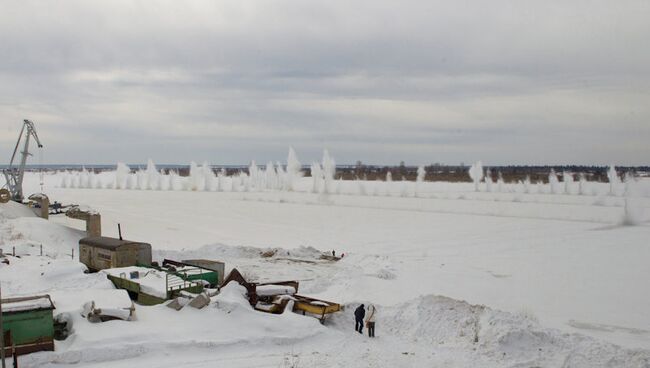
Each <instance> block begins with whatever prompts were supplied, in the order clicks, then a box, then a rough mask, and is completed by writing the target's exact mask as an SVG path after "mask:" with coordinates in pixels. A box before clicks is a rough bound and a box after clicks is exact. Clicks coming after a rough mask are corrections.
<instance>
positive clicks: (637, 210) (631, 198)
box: [621, 175, 645, 226]
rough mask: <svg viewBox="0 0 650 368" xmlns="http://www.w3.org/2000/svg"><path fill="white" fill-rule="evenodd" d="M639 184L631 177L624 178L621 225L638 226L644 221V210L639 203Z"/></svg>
mask: <svg viewBox="0 0 650 368" xmlns="http://www.w3.org/2000/svg"><path fill="white" fill-rule="evenodd" d="M639 197H640V189H639V183H638V182H637V180H636V178H634V177H633V176H632V175H626V176H625V207H624V211H623V219H622V221H621V223H622V224H623V225H628V226H633V225H639V224H641V223H642V222H643V221H644V215H645V214H644V208H643V206H642V204H641V203H640V201H639Z"/></svg>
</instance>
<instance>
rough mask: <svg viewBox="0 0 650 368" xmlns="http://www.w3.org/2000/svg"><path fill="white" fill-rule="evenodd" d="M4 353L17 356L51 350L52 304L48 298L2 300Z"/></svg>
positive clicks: (52, 328) (52, 346) (42, 296)
mask: <svg viewBox="0 0 650 368" xmlns="http://www.w3.org/2000/svg"><path fill="white" fill-rule="evenodd" d="M0 302H1V303H2V330H3V331H2V333H3V334H4V337H5V346H6V347H5V353H6V355H11V350H12V345H13V346H15V347H16V355H22V354H28V353H33V352H35V351H53V350H54V318H53V316H52V314H53V313H52V310H54V304H53V303H52V299H50V296H49V295H39V296H30V297H22V298H9V299H2V301H0Z"/></svg>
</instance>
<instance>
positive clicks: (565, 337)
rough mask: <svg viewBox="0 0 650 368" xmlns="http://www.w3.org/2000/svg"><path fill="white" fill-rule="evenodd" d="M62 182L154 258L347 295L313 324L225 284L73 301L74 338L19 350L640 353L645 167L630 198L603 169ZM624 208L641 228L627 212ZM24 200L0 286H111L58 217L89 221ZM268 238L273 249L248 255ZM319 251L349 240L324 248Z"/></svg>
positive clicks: (593, 358) (550, 361) (196, 356)
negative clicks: (179, 298) (118, 313)
mask: <svg viewBox="0 0 650 368" xmlns="http://www.w3.org/2000/svg"><path fill="white" fill-rule="evenodd" d="M26 180H27V183H26V184H27V185H26V186H27V188H26V190H25V191H26V192H27V193H32V192H37V191H40V188H39V185H38V177H37V175H34V174H31V175H28V176H27V178H26ZM88 180H90V179H88ZM95 180H96V179H95ZM125 180H126V179H125ZM63 181H64V177H63V176H62V175H61V174H56V175H48V176H46V177H45V185H44V189H45V192H46V193H47V194H48V195H49V196H50V199H51V200H52V201H53V200H57V201H59V202H63V203H76V204H84V205H88V206H90V207H91V208H94V209H96V210H98V211H99V212H100V213H101V215H102V227H103V232H104V234H106V235H109V236H115V235H117V223H120V224H121V225H122V231H123V234H124V236H125V238H127V239H130V240H138V241H146V242H149V243H151V244H152V246H153V248H154V257H155V258H158V259H162V258H164V257H167V258H175V259H180V258H213V259H218V260H222V261H225V262H226V268H227V269H230V268H232V267H237V268H238V269H240V271H242V272H243V273H244V274H245V275H246V276H247V277H250V278H254V279H257V280H260V281H274V280H286V279H296V280H299V281H300V290H299V292H300V293H301V294H305V295H309V296H314V297H317V298H321V299H325V300H331V301H336V302H339V303H342V304H345V305H346V306H347V307H348V310H346V311H345V312H343V313H339V314H338V315H336V316H334V317H333V318H332V319H331V320H330V321H328V323H327V324H326V325H325V326H321V325H320V324H318V323H317V321H315V320H313V319H310V318H306V317H302V316H298V315H293V314H288V315H282V316H271V315H266V314H262V313H259V312H255V311H252V310H250V308H248V306H247V304H246V303H245V302H244V301H243V298H242V296H241V295H240V294H238V292H237V290H228V292H224V293H222V294H221V295H219V296H218V297H216V298H215V300H214V301H213V303H212V304H211V305H210V306H209V307H207V308H204V309H202V310H193V309H183V310H181V311H180V312H176V311H173V310H171V309H169V308H166V307H164V306H156V307H141V306H137V307H136V316H137V320H136V321H132V322H125V321H112V322H106V323H102V324H90V323H88V322H87V321H85V320H84V319H83V318H81V317H80V316H79V317H77V316H75V320H74V333H73V334H72V335H71V336H70V337H69V338H68V340H66V341H64V342H61V343H57V351H56V352H54V353H38V354H32V355H30V356H29V357H25V358H24V364H27V365H28V366H29V365H31V366H41V365H46V366H68V365H69V364H70V363H79V365H80V366H89V367H100V366H102V367H104V366H110V367H132V366H138V365H142V366H152V365H156V366H165V367H175V366H184V367H185V366H190V367H203V366H214V365H215V364H217V365H224V366H230V367H249V366H263V367H266V366H268V367H281V366H323V367H332V366H341V367H344V366H345V367H349V366H368V367H395V366H415V367H420V366H422V367H431V366H445V367H448V366H452V367H454V366H456V367H466V366H482V367H502V366H508V367H515V366H517V367H524V366H525V367H528V366H544V367H546V366H548V367H555V366H567V367H599V366H602V367H605V366H615V367H618V366H620V367H648V366H650V313H648V310H650V289H649V288H648V283H647V280H649V279H650V267H648V265H647V260H648V259H650V246H649V244H648V240H647V239H648V238H649V235H650V226H649V223H648V213H649V212H650V210H649V208H650V200H649V199H648V196H647V194H648V193H649V192H648V190H647V188H648V183H647V182H640V183H638V188H639V190H638V191H637V192H636V193H637V194H636V195H635V196H634V197H633V198H632V201H633V202H630V198H629V197H628V198H626V197H623V196H622V195H623V192H624V189H618V192H616V193H614V195H611V194H610V193H609V192H610V189H611V188H610V186H609V185H608V184H600V183H590V184H589V188H590V190H589V194H580V190H577V191H573V190H567V191H565V192H564V194H551V193H552V192H553V191H552V190H551V189H552V188H549V190H544V189H543V188H544V187H542V186H540V187H539V188H541V190H536V191H533V190H530V188H529V189H528V190H527V189H525V188H526V187H525V186H522V185H513V186H511V188H512V190H508V191H505V190H501V191H498V192H489V191H487V188H486V187H485V186H483V187H481V188H480V189H481V190H482V191H480V192H475V191H474V185H473V184H471V183H467V184H462V183H460V184H452V183H418V184H417V185H420V187H419V188H415V187H413V188H409V187H406V189H404V188H405V185H406V184H404V183H399V182H393V183H387V182H342V183H337V184H338V185H340V186H341V188H344V187H347V188H350V189H349V190H347V189H346V190H339V193H347V194H336V191H330V192H333V193H331V194H326V193H324V192H323V190H317V191H315V192H316V193H312V192H313V191H312V190H311V189H312V188H313V182H312V180H311V178H300V179H296V182H295V183H294V184H293V185H294V190H293V191H281V190H248V191H238V190H235V191H232V190H227V191H221V192H219V191H209V190H208V191H206V190H204V191H192V190H189V191H185V190H176V191H171V190H170V191H162V190H116V189H79V188H76V189H73V188H61V183H62V182H63ZM408 185H412V186H415V185H416V183H409V184H408ZM100 186H101V185H100ZM360 187H363V189H362V190H361V191H358V190H359V188H360ZM355 188H356V189H355ZM189 189H191V188H189ZM231 189H232V188H231ZM536 189H538V188H536ZM355 190H357V192H356V193H354V191H355ZM546 191H548V193H545V192H546ZM574 192H575V193H574ZM382 193H383V194H382ZM372 194H376V195H372ZM626 202H627V203H626ZM626 205H627V206H628V209H627V211H626V209H625V206H626ZM630 206H632V207H633V209H634V211H633V212H634V216H633V217H634V223H635V224H636V226H625V225H624V224H629V222H628V221H626V219H628V220H629V217H630V212H631V211H630V208H629V207H630ZM18 214H20V215H25V214H28V213H26V212H25V211H24V210H23V209H20V208H15V206H12V207H11V208H8V207H7V205H4V206H3V207H2V213H0V219H1V222H0V236H1V238H0V240H1V241H2V245H1V246H0V248H3V250H4V251H5V253H6V252H8V249H10V248H8V247H12V246H16V249H17V252H18V253H19V254H32V256H24V257H22V258H20V259H18V258H13V257H12V258H11V264H10V265H9V266H5V265H3V264H0V280H1V281H2V286H3V293H6V294H8V295H24V294H33V293H44V292H51V294H53V295H56V291H57V290H68V291H70V290H74V289H79V290H81V289H85V290H87V289H107V288H111V284H110V282H108V281H107V280H105V279H103V278H102V277H101V274H92V275H87V274H83V272H82V270H83V266H80V265H79V264H78V263H76V262H75V261H73V260H72V259H71V257H70V254H71V250H72V249H73V248H76V247H77V244H76V241H77V240H78V239H79V237H81V236H83V234H82V233H81V232H80V231H77V230H72V229H69V228H68V227H73V228H76V229H83V226H84V225H83V223H81V222H80V221H76V220H72V219H68V218H66V217H55V218H53V219H52V220H51V221H49V222H46V221H44V220H40V219H38V218H33V217H18ZM14 217H18V218H14ZM62 225H65V226H62ZM40 244H43V247H44V253H45V255H44V256H40V255H38V254H39V251H40V247H39V246H40ZM272 248H278V251H277V252H275V255H274V256H273V257H268V258H264V257H261V256H260V252H264V251H267V250H269V249H272ZM331 250H336V251H337V253H341V252H345V254H346V255H345V257H344V258H343V259H342V260H341V261H339V262H331V261H326V260H320V259H318V258H319V256H320V254H321V252H330V251H331ZM52 291H54V292H52ZM63 294H65V293H63ZM53 298H54V297H53ZM54 299H55V298H54ZM370 302H371V303H373V304H375V305H377V306H378V310H379V317H378V322H377V336H378V337H377V338H376V339H375V340H369V339H367V338H366V337H362V336H359V335H358V334H356V333H355V332H354V330H353V328H352V327H353V320H352V316H351V315H352V310H353V309H354V308H355V307H356V306H357V305H358V303H366V304H367V303H370ZM56 303H57V302H56V300H55V304H56ZM80 304H81V303H80ZM79 308H81V305H79ZM614 344H617V345H621V346H623V348H620V347H618V346H616V345H614ZM295 361H298V362H297V364H295V363H296V362H295ZM292 363H294V364H292Z"/></svg>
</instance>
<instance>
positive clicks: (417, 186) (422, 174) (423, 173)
mask: <svg viewBox="0 0 650 368" xmlns="http://www.w3.org/2000/svg"><path fill="white" fill-rule="evenodd" d="M426 176H427V170H426V169H425V168H424V165H420V166H418V176H417V177H416V178H415V196H417V195H418V194H420V193H421V192H422V185H423V184H422V183H424V178H425V177H426Z"/></svg>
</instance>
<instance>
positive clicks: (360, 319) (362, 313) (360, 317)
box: [354, 304, 366, 334]
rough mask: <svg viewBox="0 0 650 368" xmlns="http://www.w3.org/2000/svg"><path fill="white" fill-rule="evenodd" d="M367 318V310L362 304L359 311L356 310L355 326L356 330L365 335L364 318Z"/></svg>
mask: <svg viewBox="0 0 650 368" xmlns="http://www.w3.org/2000/svg"><path fill="white" fill-rule="evenodd" d="M365 316H366V308H365V307H364V305H363V304H361V305H360V306H359V307H358V308H357V309H355V310H354V319H355V320H356V323H355V324H354V330H355V331H357V332H359V333H360V334H362V333H363V318H364V317H365Z"/></svg>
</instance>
